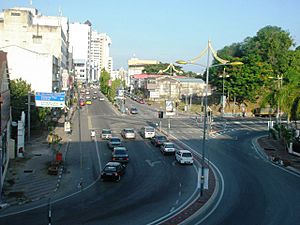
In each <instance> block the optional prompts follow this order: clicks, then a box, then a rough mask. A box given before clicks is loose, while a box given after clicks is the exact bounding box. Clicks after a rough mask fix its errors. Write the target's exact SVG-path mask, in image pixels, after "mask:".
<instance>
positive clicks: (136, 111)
mask: <svg viewBox="0 0 300 225" xmlns="http://www.w3.org/2000/svg"><path fill="white" fill-rule="evenodd" d="M130 113H131V114H138V110H137V108H134V107H132V108H131V109H130Z"/></svg>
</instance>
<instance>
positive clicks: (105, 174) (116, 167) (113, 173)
mask: <svg viewBox="0 0 300 225" xmlns="http://www.w3.org/2000/svg"><path fill="white" fill-rule="evenodd" d="M125 168H126V167H125V165H123V164H121V163H119V162H108V163H107V164H106V165H105V167H104V168H103V170H102V172H101V179H102V180H115V181H120V179H121V176H122V175H123V174H124V173H125Z"/></svg>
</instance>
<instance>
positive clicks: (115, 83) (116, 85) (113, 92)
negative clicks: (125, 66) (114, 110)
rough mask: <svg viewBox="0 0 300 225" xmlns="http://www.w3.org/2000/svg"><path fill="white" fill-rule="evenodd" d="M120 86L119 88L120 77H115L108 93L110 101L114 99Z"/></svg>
mask: <svg viewBox="0 0 300 225" xmlns="http://www.w3.org/2000/svg"><path fill="white" fill-rule="evenodd" d="M120 88H121V80H120V79H116V80H114V81H112V84H111V87H110V91H109V95H108V98H109V100H110V101H114V99H115V97H116V94H117V90H118V89H120Z"/></svg>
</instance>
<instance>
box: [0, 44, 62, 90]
mask: <svg viewBox="0 0 300 225" xmlns="http://www.w3.org/2000/svg"><path fill="white" fill-rule="evenodd" d="M0 49H1V50H2V51H4V52H7V58H8V59H9V61H8V68H9V76H10V79H12V80H13V79H19V78H22V80H25V81H26V82H27V83H30V84H31V89H32V90H34V91H35V92H54V91H60V90H61V89H60V84H61V83H60V80H59V75H58V74H57V73H55V72H56V69H55V67H53V65H57V63H58V62H57V59H56V58H55V57H54V56H53V55H50V54H41V53H38V52H34V51H32V50H29V49H26V48H22V47H19V46H16V45H12V46H9V47H3V48H0Z"/></svg>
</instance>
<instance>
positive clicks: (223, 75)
mask: <svg viewBox="0 0 300 225" xmlns="http://www.w3.org/2000/svg"><path fill="white" fill-rule="evenodd" d="M219 77H220V78H222V98H221V101H222V116H224V112H225V100H226V99H225V93H224V80H225V78H226V77H229V75H228V74H226V73H225V67H224V70H223V74H222V75H220V76H219Z"/></svg>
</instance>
